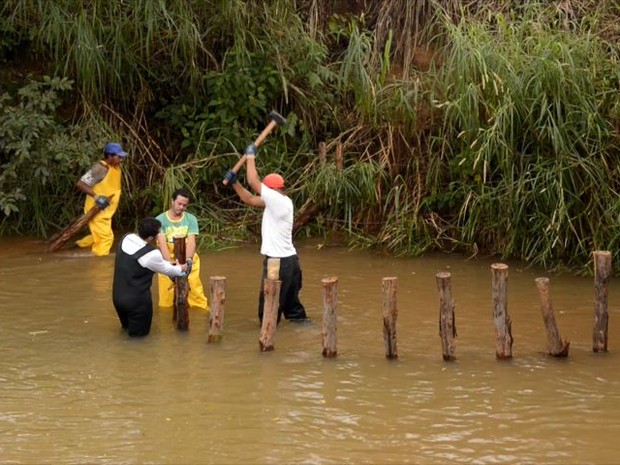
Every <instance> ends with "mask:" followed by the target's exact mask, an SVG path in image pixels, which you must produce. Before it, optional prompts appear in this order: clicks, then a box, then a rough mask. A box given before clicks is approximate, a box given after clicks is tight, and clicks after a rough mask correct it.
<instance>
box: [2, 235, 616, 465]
mask: <svg viewBox="0 0 620 465" xmlns="http://www.w3.org/2000/svg"><path fill="white" fill-rule="evenodd" d="M2 243H3V247H2V250H1V251H0V259H1V260H2V268H1V269H0V312H1V315H2V319H1V322H0V431H1V434H0V463H2V464H65V465H67V464H110V465H112V464H113V465H120V464H274V465H275V464H313V465H323V464H325V465H326V464H330V465H331V464H334V465H335V464H356V465H357V464H407V463H410V464H448V463H449V464H481V465H482V464H597V465H599V464H618V463H620V442H618V437H619V435H620V317H619V308H620V281H619V280H618V279H616V278H612V280H611V283H610V288H609V315H610V323H609V333H608V336H609V352H607V353H604V354H596V353H593V352H592V329H593V323H594V316H593V315H594V314H593V300H594V287H593V284H594V281H593V278H588V277H573V276H569V275H559V276H558V275H551V274H548V273H545V271H544V270H540V269H532V268H523V267H520V266H519V265H518V264H512V263H510V262H508V264H509V266H510V269H509V278H508V312H509V314H510V316H511V318H512V334H513V337H514V345H513V358H512V360H506V361H503V360H496V358H495V333H494V328H493V320H492V308H491V272H490V265H491V264H492V263H493V261H491V260H482V259H477V260H467V259H466V258H464V257H462V256H458V255H430V256H427V257H422V258H406V259H404V258H390V257H386V256H382V255H377V254H374V253H371V252H366V251H364V252H362V251H349V250H347V249H343V248H335V247H318V246H317V244H316V243H300V244H298V251H299V256H300V260H301V264H302V268H303V273H304V288H303V291H302V300H303V302H304V304H305V305H306V308H307V312H308V314H309V316H310V317H311V318H312V320H313V322H312V323H311V324H305V325H298V324H293V323H288V322H283V323H282V324H281V325H280V326H279V327H278V330H277V334H276V338H275V350H274V351H273V352H270V353H261V352H260V351H259V348H258V337H259V331H260V328H259V325H258V321H257V317H256V301H257V291H258V284H259V279H260V267H261V259H260V256H259V254H258V248H257V247H256V246H244V247H241V248H236V249H230V250H226V251H220V252H206V253H203V254H202V255H201V256H202V260H203V262H202V263H203V265H202V266H203V269H202V272H203V275H202V278H203V283H204V284H205V286H206V288H208V282H209V277H210V276H216V275H217V276H225V277H226V296H227V298H226V305H225V318H224V333H223V339H222V341H221V342H220V343H218V344H207V335H208V313H206V312H200V311H194V310H191V311H190V330H189V331H188V332H179V331H177V330H176V329H175V327H174V324H173V322H172V321H171V313H170V311H169V310H164V309H161V310H160V309H158V308H156V309H155V316H154V321H153V329H152V332H151V335H150V336H148V337H147V338H145V339H142V340H129V339H128V338H127V337H126V335H125V334H123V333H122V332H121V331H120V328H119V324H118V321H117V318H116V314H115V312H114V307H113V305H112V301H111V282H112V271H113V260H114V259H113V256H110V257H104V258H92V257H85V256H83V255H80V254H79V253H78V252H77V251H76V250H66V251H62V252H60V253H57V254H44V253H42V251H41V250H42V248H43V245H42V244H41V243H39V242H36V241H33V240H28V239H2ZM438 271H449V272H450V273H451V274H452V293H453V297H454V299H455V303H456V326H457V330H458V338H457V346H456V357H457V360H456V361H455V362H444V361H443V360H442V356H441V341H440V339H439V335H438V309H439V307H438V293H437V288H436V284H435V274H436V273H437V272H438ZM328 276H337V277H338V279H339V282H338V307H337V314H338V357H336V358H334V359H324V358H323V357H322V355H321V352H322V343H321V317H322V294H321V292H322V290H321V279H322V278H324V277H328ZM386 276H396V277H397V278H398V309H399V317H398V325H397V334H398V352H399V358H398V360H387V359H386V358H385V353H384V350H385V349H384V342H383V332H382V331H383V329H382V317H381V310H382V309H381V306H382V290H381V279H382V278H383V277H386ZM539 276H548V277H550V279H551V295H552V299H553V307H554V309H555V315H556V320H557V322H558V326H559V329H560V332H561V334H562V337H563V338H564V339H568V340H570V342H571V346H570V353H569V356H568V358H566V359H554V358H552V357H549V356H547V355H546V354H545V351H546V337H545V332H544V325H543V321H542V317H541V311H540V302H539V300H538V293H537V290H536V286H535V284H534V279H535V278H536V277H539ZM154 286H155V285H154ZM154 290H155V289H154Z"/></svg>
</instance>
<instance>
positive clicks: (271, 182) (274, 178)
mask: <svg viewBox="0 0 620 465" xmlns="http://www.w3.org/2000/svg"><path fill="white" fill-rule="evenodd" d="M263 184H265V186H267V187H270V188H271V189H282V188H283V187H284V178H283V177H282V176H280V175H279V174H278V173H270V174H268V175H267V176H265V178H264V179H263Z"/></svg>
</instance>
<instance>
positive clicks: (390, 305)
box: [382, 277, 398, 359]
mask: <svg viewBox="0 0 620 465" xmlns="http://www.w3.org/2000/svg"><path fill="white" fill-rule="evenodd" d="M382 287H383V340H384V342H385V357H386V358H389V359H393V358H398V340H397V338H396V320H397V318H398V308H397V305H396V291H397V290H398V278H395V277H390V278H383V280H382Z"/></svg>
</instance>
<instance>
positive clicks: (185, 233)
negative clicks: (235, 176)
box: [157, 189, 209, 310]
mask: <svg viewBox="0 0 620 465" xmlns="http://www.w3.org/2000/svg"><path fill="white" fill-rule="evenodd" d="M190 201H191V194H190V193H189V191H188V190H186V189H177V190H175V191H174V192H173V193H172V204H171V206H170V209H169V210H168V211H165V212H163V213H161V214H160V215H158V216H157V220H159V222H160V223H161V233H160V234H159V237H158V238H157V244H158V246H159V250H161V254H162V255H163V257H164V259H166V260H170V261H171V262H173V261H174V259H175V257H174V238H175V237H185V238H186V242H185V253H186V257H185V260H186V262H187V263H188V265H189V267H190V273H189V276H188V277H187V282H188V284H189V294H188V296H187V303H188V305H189V306H190V307H195V308H201V309H203V310H208V309H209V304H208V302H207V298H206V297H205V293H204V288H203V286H202V281H201V280H200V257H199V256H198V254H197V253H196V236H198V220H197V219H196V217H195V216H194V215H192V214H191V213H189V212H187V211H185V210H186V209H187V206H188V205H189V203H190ZM157 284H158V288H159V306H160V307H172V306H174V284H173V283H172V282H171V281H170V278H168V277H167V276H166V275H163V274H158V275H157Z"/></svg>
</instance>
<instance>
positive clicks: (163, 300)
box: [157, 243, 209, 310]
mask: <svg viewBox="0 0 620 465" xmlns="http://www.w3.org/2000/svg"><path fill="white" fill-rule="evenodd" d="M168 250H169V251H170V260H174V253H173V252H174V244H170V243H168ZM187 283H188V284H189V294H188V295H187V303H188V305H189V306H190V307H195V308H201V309H203V310H208V309H209V304H208V302H207V298H206V297H205V291H204V289H203V287H202V282H201V281H200V257H199V256H198V254H197V253H194V256H193V257H192V271H191V273H190V274H189V277H188V278H187ZM157 287H158V288H159V291H158V292H159V306H160V307H173V306H174V283H173V282H172V280H171V279H170V278H169V277H168V276H166V275H164V274H161V273H158V274H157Z"/></svg>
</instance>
